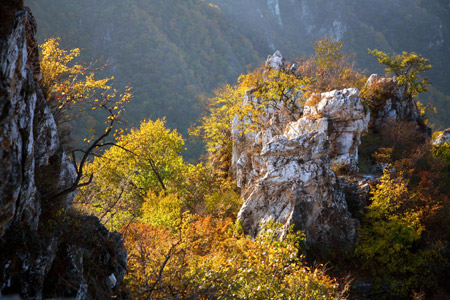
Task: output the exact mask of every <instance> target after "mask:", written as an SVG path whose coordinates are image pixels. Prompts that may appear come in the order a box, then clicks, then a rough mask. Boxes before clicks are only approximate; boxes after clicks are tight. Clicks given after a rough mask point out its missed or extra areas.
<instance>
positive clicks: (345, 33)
mask: <svg viewBox="0 0 450 300" xmlns="http://www.w3.org/2000/svg"><path fill="white" fill-rule="evenodd" d="M209 2H211V3H212V4H210V3H209ZM26 3H27V4H28V5H29V6H30V7H31V8H32V9H33V11H34V12H35V15H36V16H37V21H38V23H39V24H40V32H39V34H38V39H39V41H40V42H42V41H43V40H44V38H46V37H50V36H60V37H62V38H63V39H64V42H63V44H65V45H66V46H67V47H72V48H73V47H81V48H84V49H85V54H86V58H90V59H92V58H99V57H102V58H103V60H104V61H107V62H108V63H109V64H110V66H109V68H108V73H109V74H111V73H113V74H114V75H115V77H116V79H118V83H119V84H120V85H122V86H123V85H124V84H130V85H131V86H133V87H134V88H135V89H134V92H135V95H136V97H135V100H134V102H133V104H132V105H131V106H130V108H129V110H128V118H129V119H130V121H132V123H133V124H136V122H137V121H138V120H141V119H143V118H156V117H163V116H167V122H168V125H169V126H170V127H172V128H174V127H176V128H178V129H179V130H180V131H181V132H182V133H186V131H187V128H188V127H189V125H190V124H191V123H192V122H193V121H195V120H197V119H198V116H199V114H200V112H201V110H202V105H203V104H202V99H204V96H205V95H209V93H210V92H211V90H212V89H214V88H216V87H218V86H220V85H222V84H224V83H234V82H235V80H236V78H237V77H238V76H239V74H241V73H242V72H243V71H245V70H246V68H247V66H249V65H252V66H253V67H255V66H256V65H258V64H259V62H260V61H262V58H263V57H266V56H267V54H269V53H273V50H276V49H278V50H281V51H282V53H283V54H284V55H285V56H286V57H287V58H289V59H293V58H295V57H301V56H304V55H308V54H310V53H311V52H312V50H313V43H314V40H316V39H319V38H320V37H322V36H324V35H327V36H332V37H335V38H337V39H339V40H342V41H343V42H344V50H345V51H346V52H348V53H356V54H357V56H356V62H357V66H358V67H359V68H361V69H367V70H370V71H371V72H374V71H378V72H379V73H384V71H383V69H382V68H381V67H380V66H379V65H378V63H377V61H376V59H375V58H373V57H371V56H369V55H368V53H367V49H368V48H371V49H374V48H377V49H380V50H383V51H387V52H390V53H392V52H401V51H415V52H418V53H420V54H422V55H423V56H425V57H427V58H429V59H430V60H431V64H432V65H433V69H432V70H431V71H430V72H428V74H427V76H428V77H429V79H430V80H431V81H432V83H433V88H432V91H431V93H428V95H425V96H423V98H424V99H425V100H426V101H429V102H431V103H433V104H434V105H436V106H437V108H438V111H439V112H440V114H439V115H434V116H432V122H433V123H435V126H436V127H440V128H443V127H448V126H450V123H449V121H447V119H448V118H447V114H448V113H447V112H448V111H450V104H449V103H450V102H449V101H448V97H447V96H446V95H450V84H448V83H449V81H450V73H449V71H448V69H449V66H450V50H449V49H450V48H449V47H450V45H449V40H450V1H449V0H432V1H419V0H417V1H416V0H396V1H390V0H374V1H368V0H364V1H357V2H355V1H349V0H337V1H323V0H322V1H315V0H314V1H313V0H289V1H279V0H245V1H242V0H211V1H201V0H189V1H175V0H169V1H163V0H157V1H142V0H128V1H118V0H113V1H105V0H96V1H86V0H81V1H76V2H74V1H68V0H65V1H56V0H42V1H37V0H28V1H27V2H26ZM50 16H51V17H50ZM367 75H369V74H367ZM194 152H195V151H194Z"/></svg>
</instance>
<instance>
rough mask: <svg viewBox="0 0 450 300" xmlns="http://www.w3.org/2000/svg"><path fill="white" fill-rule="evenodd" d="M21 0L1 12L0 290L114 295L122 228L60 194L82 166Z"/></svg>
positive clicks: (26, 294)
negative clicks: (58, 116)
mask: <svg viewBox="0 0 450 300" xmlns="http://www.w3.org/2000/svg"><path fill="white" fill-rule="evenodd" d="M13 2H14V3H13ZM20 2H21V1H12V2H11V5H10V6H8V5H6V6H3V4H2V11H1V15H2V16H9V18H8V19H5V20H6V21H10V23H8V24H6V26H3V24H2V31H1V36H0V145H1V147H0V253H1V255H0V296H2V295H3V296H5V295H8V294H20V295H21V297H23V298H25V299H43V298H49V297H77V299H110V298H111V297H112V295H117V294H118V287H119V285H120V283H121V281H122V279H123V277H124V275H125V268H126V250H125V249H124V247H123V242H122V238H121V235H120V234H118V233H110V232H108V231H107V230H106V228H105V227H103V226H102V225H101V224H100V222H99V221H98V219H97V218H95V217H87V216H82V215H80V214H78V213H76V212H75V211H73V210H72V208H71V206H72V201H73V198H74V196H75V195H74V193H73V192H72V193H69V192H67V193H60V192H61V191H64V190H66V189H67V188H68V187H70V186H71V185H72V184H73V182H74V180H75V177H76V171H75V168H74V166H73V164H72V162H71V161H70V160H69V159H68V158H67V155H66V154H65V153H64V151H62V149H61V146H60V143H59V137H58V133H57V128H56V123H55V120H54V118H53V115H52V113H51V111H50V109H49V107H48V106H47V103H46V100H45V97H44V95H43V93H42V91H41V89H40V86H39V80H40V77H41V75H40V65H39V57H38V48H37V43H36V40H35V37H34V36H35V33H36V23H35V21H34V18H33V16H32V15H31V12H30V10H29V9H27V8H25V9H24V8H23V4H22V3H20ZM12 4H14V5H12ZM2 22H3V19H2ZM11 25H12V26H11ZM55 195H58V196H55Z"/></svg>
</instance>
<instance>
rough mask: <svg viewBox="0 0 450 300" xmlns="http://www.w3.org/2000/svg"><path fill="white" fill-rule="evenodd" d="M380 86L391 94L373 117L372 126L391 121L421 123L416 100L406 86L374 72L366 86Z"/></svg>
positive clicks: (379, 125)
mask: <svg viewBox="0 0 450 300" xmlns="http://www.w3.org/2000/svg"><path fill="white" fill-rule="evenodd" d="M375 85H376V86H378V88H380V89H383V90H384V91H385V93H386V94H387V95H388V96H389V98H388V99H387V101H385V102H384V103H383V104H382V105H381V107H380V108H379V109H378V111H377V115H376V116H374V118H372V121H371V124H370V125H371V127H374V128H379V127H381V126H383V125H384V124H387V123H388V122H390V121H400V120H402V121H409V122H415V123H420V113H419V109H418V108H417V104H416V101H412V99H411V97H410V96H409V95H408V94H407V93H406V90H405V87H404V86H401V85H399V84H398V83H397V80H396V79H395V77H394V78H385V77H379V76H378V75H377V74H372V75H371V76H370V77H369V79H368V80H367V83H366V86H368V87H370V86H375Z"/></svg>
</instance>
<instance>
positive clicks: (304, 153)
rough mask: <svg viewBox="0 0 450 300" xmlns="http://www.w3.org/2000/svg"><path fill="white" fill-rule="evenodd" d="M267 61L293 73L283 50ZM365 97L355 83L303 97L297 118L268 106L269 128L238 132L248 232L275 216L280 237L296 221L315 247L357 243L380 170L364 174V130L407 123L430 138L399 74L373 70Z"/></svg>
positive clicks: (236, 155)
mask: <svg viewBox="0 0 450 300" xmlns="http://www.w3.org/2000/svg"><path fill="white" fill-rule="evenodd" d="M265 65H266V67H267V68H274V69H277V70H280V71H282V72H292V71H293V70H292V69H290V70H287V69H285V63H284V58H283V57H282V55H281V53H280V52H279V51H277V52H276V53H275V54H274V55H273V56H269V58H268V59H267V61H266V64H265ZM362 94H364V97H365V98H364V99H365V100H364V101H365V104H363V102H362V98H361V93H360V91H358V89H355V88H350V89H344V90H341V91H338V90H334V91H330V92H326V93H322V94H315V95H312V96H311V97H310V98H309V99H307V100H306V101H305V100H301V99H300V98H301V95H299V96H298V97H299V99H297V100H298V101H300V102H302V101H304V103H303V105H300V107H301V109H302V111H301V113H299V114H298V115H297V116H292V115H291V116H289V117H286V116H285V115H283V112H282V110H274V109H267V111H266V115H265V116H264V118H265V119H264V120H263V123H264V124H268V126H265V127H264V128H262V129H261V130H260V131H257V132H248V133H244V132H242V131H241V130H238V129H237V128H235V129H234V130H233V141H234V142H233V157H232V169H233V172H234V177H235V178H236V180H237V184H238V186H239V187H240V188H241V189H242V195H243V198H244V204H243V206H242V208H241V210H240V212H239V215H238V218H239V219H240V223H241V224H242V226H243V229H244V231H245V232H246V233H247V234H250V235H253V236H255V235H257V234H258V233H259V232H260V230H261V225H263V224H264V223H266V222H268V221H269V220H274V221H276V222H278V223H282V224H284V230H283V232H281V235H283V234H285V233H286V230H287V228H288V227H289V226H291V225H293V226H294V229H300V230H304V231H305V232H306V236H307V243H308V244H309V246H310V247H311V248H314V249H320V250H324V249H330V248H347V247H349V246H352V245H353V244H354V242H355V241H356V232H357V227H358V223H359V222H358V221H359V220H360V219H361V216H362V211H363V210H364V208H365V207H366V205H367V204H368V198H369V189H370V188H369V183H370V182H371V181H376V180H377V175H376V174H361V173H360V172H359V169H358V167H357V164H358V147H359V145H360V144H361V135H362V133H363V132H366V131H368V130H369V129H370V130H371V131H372V132H377V133H372V134H381V132H383V130H385V127H386V126H394V127H395V126H397V125H396V124H402V122H403V123H407V124H412V125H413V127H411V128H417V130H419V131H418V132H422V133H424V134H425V135H428V136H430V129H429V128H428V127H427V126H426V125H425V123H424V121H423V119H422V116H421V114H420V112H419V109H418V107H417V104H416V101H415V100H414V99H412V98H411V96H410V95H409V94H408V93H406V91H405V88H404V87H403V86H401V85H399V84H398V83H397V81H396V80H395V78H382V77H378V76H377V75H375V74H374V75H372V76H370V78H369V79H368V81H367V83H366V87H365V88H364V93H362ZM249 101H253V102H256V103H259V102H258V101H259V100H258V99H257V98H256V97H255V96H254V93H253V92H252V91H250V92H248V93H247V94H246V96H245V98H244V99H243V102H244V103H247V102H249ZM371 114H372V115H371ZM292 119H296V120H295V121H291V120H292ZM444 135H445V134H444V133H443V134H442V136H443V137H442V139H445V137H444ZM375 167H376V166H375ZM379 167H381V169H380V170H382V168H383V166H379ZM373 169H374V170H375V169H376V168H373ZM378 171H379V170H378ZM378 171H377V170H375V171H374V173H377V172H378Z"/></svg>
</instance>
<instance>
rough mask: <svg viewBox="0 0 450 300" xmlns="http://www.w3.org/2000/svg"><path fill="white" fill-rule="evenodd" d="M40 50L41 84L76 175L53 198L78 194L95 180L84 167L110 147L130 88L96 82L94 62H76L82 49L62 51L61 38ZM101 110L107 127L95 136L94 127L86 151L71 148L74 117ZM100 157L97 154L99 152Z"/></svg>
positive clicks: (128, 97)
mask: <svg viewBox="0 0 450 300" xmlns="http://www.w3.org/2000/svg"><path fill="white" fill-rule="evenodd" d="M40 48H41V54H42V58H41V73H42V79H41V81H40V85H41V87H42V90H43V92H44V95H45V97H46V100H47V103H48V105H49V106H50V108H51V111H52V113H53V116H54V118H55V121H56V124H57V127H58V133H59V138H60V141H62V143H63V144H64V145H63V146H65V147H66V148H68V149H66V150H71V159H72V163H73V165H74V168H75V170H76V173H77V176H76V179H75V181H74V182H73V184H72V185H71V186H68V187H65V188H64V189H62V190H61V191H53V192H52V195H51V196H53V197H56V196H59V195H61V194H66V193H70V192H73V191H75V190H76V189H77V188H79V187H82V186H85V185H87V184H89V183H90V182H91V181H92V178H93V177H92V174H91V175H90V176H88V177H86V174H85V172H84V167H85V164H86V163H87V162H88V159H89V158H90V156H92V155H96V152H98V151H99V149H101V148H104V147H107V146H109V143H108V142H107V141H106V140H107V137H108V136H109V135H110V134H111V135H112V134H113V133H114V126H115V125H117V123H119V122H121V118H120V117H121V115H122V112H123V110H124V107H125V105H126V104H127V103H128V102H129V100H130V99H131V96H132V94H131V88H129V87H127V88H125V90H124V92H122V93H119V92H118V91H117V90H115V89H113V88H112V87H111V86H110V85H108V83H109V82H110V81H111V80H112V79H113V77H111V78H105V79H99V80H97V79H95V72H94V68H93V65H94V64H93V63H89V64H87V63H83V64H77V63H74V59H75V58H76V57H78V56H79V55H80V49H79V48H75V49H72V50H64V49H61V48H60V45H59V39H58V38H51V39H48V40H47V41H46V42H45V43H44V44H42V45H41V46H40ZM95 110H97V111H102V119H103V120H104V123H105V126H104V129H103V131H102V132H100V133H97V134H96V133H95V132H94V129H93V128H91V130H90V131H91V132H90V135H89V136H88V137H86V138H85V139H84V140H85V141H86V142H88V145H87V146H85V147H84V149H75V150H73V149H70V148H73V147H68V146H67V143H69V141H67V136H68V135H70V131H71V129H72V128H71V127H70V126H67V124H68V123H69V122H71V121H72V119H73V118H74V117H79V116H80V115H81V114H80V111H83V112H84V114H86V113H89V112H90V111H95ZM97 155H98V153H97Z"/></svg>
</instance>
